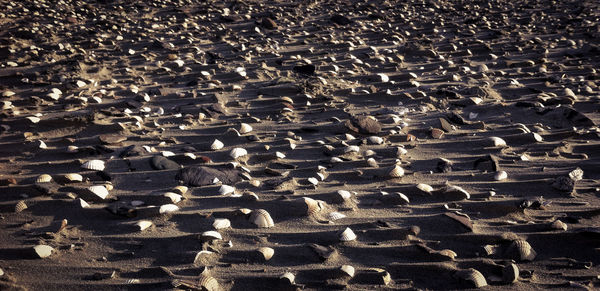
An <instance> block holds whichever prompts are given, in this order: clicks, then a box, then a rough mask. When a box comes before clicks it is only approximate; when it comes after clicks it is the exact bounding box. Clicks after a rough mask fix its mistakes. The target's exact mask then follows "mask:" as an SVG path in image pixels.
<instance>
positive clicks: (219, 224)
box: [212, 218, 231, 229]
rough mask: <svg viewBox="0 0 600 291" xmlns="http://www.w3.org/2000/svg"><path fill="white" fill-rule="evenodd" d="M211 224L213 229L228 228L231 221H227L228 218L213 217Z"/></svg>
mask: <svg viewBox="0 0 600 291" xmlns="http://www.w3.org/2000/svg"><path fill="white" fill-rule="evenodd" d="M212 225H213V227H214V228H215V229H225V228H230V227H231V221H229V219H227V218H215V221H214V222H213V224H212Z"/></svg>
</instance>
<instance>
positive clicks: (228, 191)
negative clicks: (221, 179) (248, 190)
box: [219, 185, 235, 195]
mask: <svg viewBox="0 0 600 291" xmlns="http://www.w3.org/2000/svg"><path fill="white" fill-rule="evenodd" d="M233 192H235V187H233V186H229V185H221V188H219V194H221V195H228V194H232V193H233Z"/></svg>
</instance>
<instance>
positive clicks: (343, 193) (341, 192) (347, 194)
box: [337, 190, 352, 200]
mask: <svg viewBox="0 0 600 291" xmlns="http://www.w3.org/2000/svg"><path fill="white" fill-rule="evenodd" d="M337 194H338V195H339V196H340V197H341V198H342V199H343V200H346V199H350V198H351V197H352V193H350V191H346V190H338V191H337Z"/></svg>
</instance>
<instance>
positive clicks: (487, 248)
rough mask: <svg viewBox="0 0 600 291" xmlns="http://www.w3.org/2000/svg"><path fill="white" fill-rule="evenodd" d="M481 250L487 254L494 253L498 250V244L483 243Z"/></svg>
mask: <svg viewBox="0 0 600 291" xmlns="http://www.w3.org/2000/svg"><path fill="white" fill-rule="evenodd" d="M483 250H484V251H485V253H486V254H487V255H488V256H491V255H495V254H497V253H498V252H499V251H500V246H498V245H485V246H483Z"/></svg>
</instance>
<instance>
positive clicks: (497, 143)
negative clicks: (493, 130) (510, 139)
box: [489, 136, 506, 147]
mask: <svg viewBox="0 0 600 291" xmlns="http://www.w3.org/2000/svg"><path fill="white" fill-rule="evenodd" d="M489 140H490V141H491V142H492V144H493V146H495V147H505V146H506V141H504V140H503V139H501V138H499V137H497V136H492V137H490V138H489Z"/></svg>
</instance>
